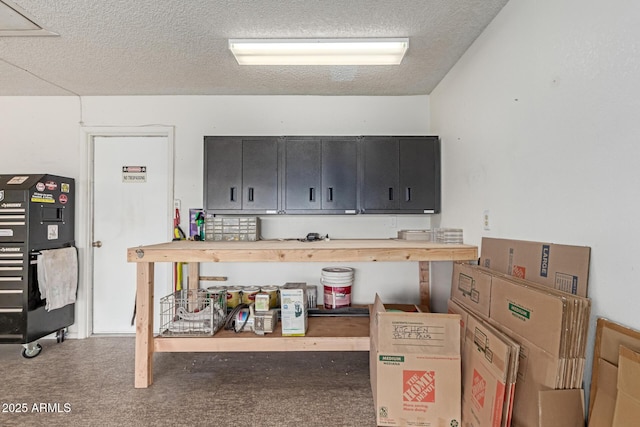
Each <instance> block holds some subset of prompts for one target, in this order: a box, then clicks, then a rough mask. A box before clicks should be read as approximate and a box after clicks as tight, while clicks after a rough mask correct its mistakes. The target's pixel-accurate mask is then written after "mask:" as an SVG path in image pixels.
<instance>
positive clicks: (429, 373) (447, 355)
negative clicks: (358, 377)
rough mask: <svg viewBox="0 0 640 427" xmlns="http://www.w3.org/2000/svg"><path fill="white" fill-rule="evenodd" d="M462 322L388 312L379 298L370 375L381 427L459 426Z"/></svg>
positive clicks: (375, 307) (447, 316)
mask: <svg viewBox="0 0 640 427" xmlns="http://www.w3.org/2000/svg"><path fill="white" fill-rule="evenodd" d="M460 320H461V317H460V316H459V315H456V314H432V313H403V312H397V311H393V312H387V310H386V308H385V306H384V304H383V303H382V301H381V300H380V297H379V296H378V295H376V299H375V303H374V305H373V307H372V309H371V315H370V339H371V351H370V352H369V357H370V362H369V369H370V374H371V390H372V392H373V400H374V404H375V408H376V417H377V423H378V425H380V426H416V427H417V426H419V427H440V426H459V425H461V424H460V418H461V359H460Z"/></svg>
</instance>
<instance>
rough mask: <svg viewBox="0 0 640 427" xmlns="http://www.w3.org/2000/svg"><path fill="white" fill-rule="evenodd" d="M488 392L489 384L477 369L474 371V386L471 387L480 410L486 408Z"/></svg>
mask: <svg viewBox="0 0 640 427" xmlns="http://www.w3.org/2000/svg"><path fill="white" fill-rule="evenodd" d="M486 391H487V382H486V381H485V380H484V378H482V375H480V374H479V373H478V371H476V370H475V369H474V370H473V384H472V385H471V395H472V396H473V400H474V402H475V403H476V405H478V407H480V408H484V396H485V393H486Z"/></svg>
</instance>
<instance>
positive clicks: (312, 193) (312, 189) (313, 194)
mask: <svg viewBox="0 0 640 427" xmlns="http://www.w3.org/2000/svg"><path fill="white" fill-rule="evenodd" d="M309 201H310V202H315V201H316V189H315V187H309Z"/></svg>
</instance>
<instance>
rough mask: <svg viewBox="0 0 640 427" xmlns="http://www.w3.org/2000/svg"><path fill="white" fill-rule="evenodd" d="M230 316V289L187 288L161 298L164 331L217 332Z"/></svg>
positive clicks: (177, 333)
mask: <svg viewBox="0 0 640 427" xmlns="http://www.w3.org/2000/svg"><path fill="white" fill-rule="evenodd" d="M226 317H227V293H226V291H225V290H220V291H219V292H211V291H209V290H204V289H183V290H181V291H177V292H175V293H173V294H170V295H167V296H166V297H163V298H161V299H160V335H162V336H172V337H175V336H180V337H190V336H203V335H213V334H215V333H216V332H217V331H218V330H219V329H220V328H221V327H222V326H223V325H224V322H225V319H226Z"/></svg>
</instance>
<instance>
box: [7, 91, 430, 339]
mask: <svg viewBox="0 0 640 427" xmlns="http://www.w3.org/2000/svg"><path fill="white" fill-rule="evenodd" d="M79 101H80V100H79V99H78V98H75V97H0V141H2V146H1V147H2V148H1V150H0V173H2V174H6V173H25V172H47V173H55V174H59V175H68V176H71V177H74V178H76V179H77V180H78V188H79V194H78V196H79V199H78V202H79V203H78V205H79V206H78V218H81V219H85V220H86V218H88V212H89V211H88V209H89V206H88V197H87V194H88V193H87V192H88V181H87V173H88V172H87V164H86V160H85V157H86V147H83V146H82V144H84V143H85V141H84V140H83V139H82V135H81V134H82V132H81V129H82V127H81V126H85V127H105V126H113V127H114V128H115V127H119V126H120V127H128V128H130V127H134V126H152V125H169V126H174V127H175V197H176V198H177V199H180V200H181V203H182V215H181V217H182V218H183V221H182V228H183V229H185V230H186V229H187V224H186V219H187V218H188V209H189V208H190V207H192V208H200V207H202V191H203V177H202V174H203V160H202V152H203V136H204V135H412V134H413V135H425V134H428V131H429V98H428V96H413V97H411V96H404V97H311V96H306V97H305V96H282V97H270V96H227V97H225V96H184V97H178V96H172V97H88V98H82V103H80V102H79ZM430 225H431V219H430V217H429V216H428V215H405V216H390V215H375V216H366V217H365V216H347V217H345V216H303V217H298V216H287V217H281V216H276V217H273V216H271V217H265V218H264V223H263V235H264V236H265V237H268V238H274V237H280V238H285V237H287V238H288V237H304V236H305V235H306V234H307V233H308V232H318V233H321V234H329V236H330V237H331V238H358V237H361V238H367V237H394V236H396V234H397V231H398V230H400V229H406V228H429V227H430ZM76 231H77V232H76V235H77V240H78V246H79V249H80V256H81V263H83V266H85V267H86V266H87V264H86V263H87V262H88V261H89V260H87V256H85V253H86V252H87V247H88V245H89V242H90V240H91V236H88V235H87V234H88V233H87V232H86V224H78V225H77V230H76ZM125 249H126V248H123V249H122V250H123V253H124V251H125ZM323 266H325V265H324V264H322V265H321V264H319V263H308V264H307V263H305V264H295V263H292V264H280V263H277V264H271V263H268V264H266V265H264V264H228V265H227V264H217V265H203V266H202V270H203V273H205V274H208V273H211V274H218V275H228V276H229V284H280V283H284V282H285V281H307V282H309V283H314V282H315V283H316V284H317V281H318V280H319V277H320V271H321V268H322V267H323ZM353 266H354V267H356V269H357V270H356V282H355V284H354V286H353V299H354V302H357V303H369V302H372V301H373V296H374V294H375V292H379V293H380V294H381V295H382V297H383V299H385V300H386V301H388V302H407V303H412V302H418V301H419V292H418V286H417V281H418V267H417V263H362V264H357V265H356V264H354V265H353ZM83 268H84V267H83ZM81 276H82V272H81ZM134 281H135V278H133V277H132V279H131V286H134ZM89 286H91V284H90V283H84V282H82V283H80V289H79V295H78V297H79V300H80V302H79V304H78V305H79V308H78V310H77V312H78V316H77V321H76V325H75V326H74V327H73V328H71V329H72V332H74V330H76V329H78V328H80V331H82V330H83V325H84V324H86V322H87V319H86V318H85V317H84V313H85V312H86V305H87V289H88V288H89ZM123 303H124V304H131V303H132V302H123ZM80 335H81V334H80Z"/></svg>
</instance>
